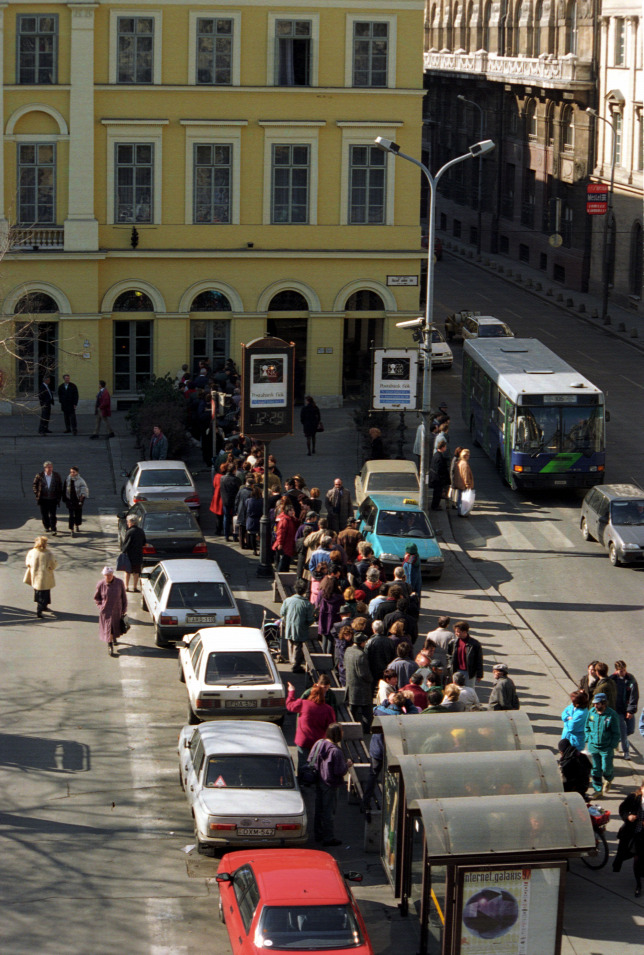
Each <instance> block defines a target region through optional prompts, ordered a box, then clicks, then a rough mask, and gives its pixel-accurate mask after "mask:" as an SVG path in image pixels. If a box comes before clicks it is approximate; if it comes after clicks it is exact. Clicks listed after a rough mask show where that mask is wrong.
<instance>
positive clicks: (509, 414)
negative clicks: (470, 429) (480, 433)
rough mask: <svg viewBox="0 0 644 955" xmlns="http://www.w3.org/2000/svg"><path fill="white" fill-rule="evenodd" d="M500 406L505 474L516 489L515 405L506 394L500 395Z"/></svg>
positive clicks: (511, 485)
mask: <svg viewBox="0 0 644 955" xmlns="http://www.w3.org/2000/svg"><path fill="white" fill-rule="evenodd" d="M499 406H500V407H501V408H502V410H503V472H504V476H505V479H506V481H507V482H508V484H509V485H510V487H512V488H514V487H515V486H516V485H515V482H514V472H513V470H512V448H513V447H514V419H515V414H514V412H515V408H514V404H513V403H512V402H511V401H510V399H509V398H506V397H505V395H504V394H499Z"/></svg>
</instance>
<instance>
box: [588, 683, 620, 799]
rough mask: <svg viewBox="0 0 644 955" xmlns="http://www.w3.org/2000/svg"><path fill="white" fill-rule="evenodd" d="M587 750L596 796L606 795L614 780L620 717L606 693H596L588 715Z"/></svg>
mask: <svg viewBox="0 0 644 955" xmlns="http://www.w3.org/2000/svg"><path fill="white" fill-rule="evenodd" d="M585 741H586V751H587V752H588V754H589V755H590V758H591V760H592V764H593V768H592V772H591V778H592V782H593V790H594V795H595V796H601V795H602V793H603V794H604V795H606V794H607V793H608V791H609V790H610V787H611V784H612V782H613V777H614V775H615V771H614V769H613V750H614V749H615V747H616V746H617V744H618V743H619V717H618V716H617V713H616V712H615V710H611V709H610V707H609V706H608V698H607V696H606V694H605V693H595V695H594V697H593V705H592V706H591V708H590V710H589V711H588V716H587V717H586V730H585Z"/></svg>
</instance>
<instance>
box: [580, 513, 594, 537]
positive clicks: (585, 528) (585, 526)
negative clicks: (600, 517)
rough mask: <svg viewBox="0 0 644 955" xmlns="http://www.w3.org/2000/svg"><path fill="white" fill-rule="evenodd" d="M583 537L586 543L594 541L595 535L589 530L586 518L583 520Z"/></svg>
mask: <svg viewBox="0 0 644 955" xmlns="http://www.w3.org/2000/svg"><path fill="white" fill-rule="evenodd" d="M581 536H582V537H583V539H584V540H585V541H591V540H592V539H593V535H592V534H591V533H590V531H589V530H588V522H587V520H586V518H585V517H582V519H581Z"/></svg>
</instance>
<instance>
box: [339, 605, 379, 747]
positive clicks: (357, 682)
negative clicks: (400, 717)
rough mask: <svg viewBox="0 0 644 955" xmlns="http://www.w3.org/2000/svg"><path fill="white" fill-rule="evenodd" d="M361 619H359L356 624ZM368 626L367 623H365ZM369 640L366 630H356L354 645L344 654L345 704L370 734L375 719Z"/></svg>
mask: <svg viewBox="0 0 644 955" xmlns="http://www.w3.org/2000/svg"><path fill="white" fill-rule="evenodd" d="M359 619H361V618H359V617H357V618H356V620H354V624H355V623H356V621H357V620H359ZM365 625H366V622H365ZM368 639H369V637H368V635H367V634H366V633H365V632H364V630H356V632H355V633H354V635H353V644H352V645H351V646H349V647H347V649H346V652H345V654H344V668H345V673H346V681H347V682H346V695H345V702H346V704H347V706H348V707H349V712H350V713H351V719H352V720H354V721H355V722H356V723H361V724H362V731H363V732H364V733H369V732H370V730H371V719H372V717H373V684H372V678H371V669H370V668H369V660H368V659H367V654H366V653H365V648H364V647H365V643H366V642H367V640H368Z"/></svg>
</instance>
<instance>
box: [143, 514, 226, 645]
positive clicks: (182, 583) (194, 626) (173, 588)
mask: <svg viewBox="0 0 644 955" xmlns="http://www.w3.org/2000/svg"><path fill="white" fill-rule="evenodd" d="M189 516H190V517H191V518H192V520H194V517H192V515H189ZM141 606H142V608H143V609H144V610H148V611H149V612H150V616H151V617H152V623H153V624H154V633H155V642H156V645H157V646H158V647H169V646H172V645H174V644H175V643H176V641H177V640H180V639H181V638H182V637H184V636H185V635H186V634H187V633H194V632H195V630H198V629H199V628H200V627H206V626H208V627H216V626H218V627H231V626H235V625H238V624H239V623H241V617H240V615H239V608H238V607H237V604H236V602H235V598H234V597H233V595H232V593H231V591H230V587H229V586H228V584H227V582H226V578H225V576H224V574H223V573H222V571H221V568H220V566H219V564H218V563H217V562H216V561H214V560H164V561H162V562H161V563H159V564H157V565H156V567H154V568H153V569H152V570H151V571H144V572H143V574H142V575H141Z"/></svg>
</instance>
